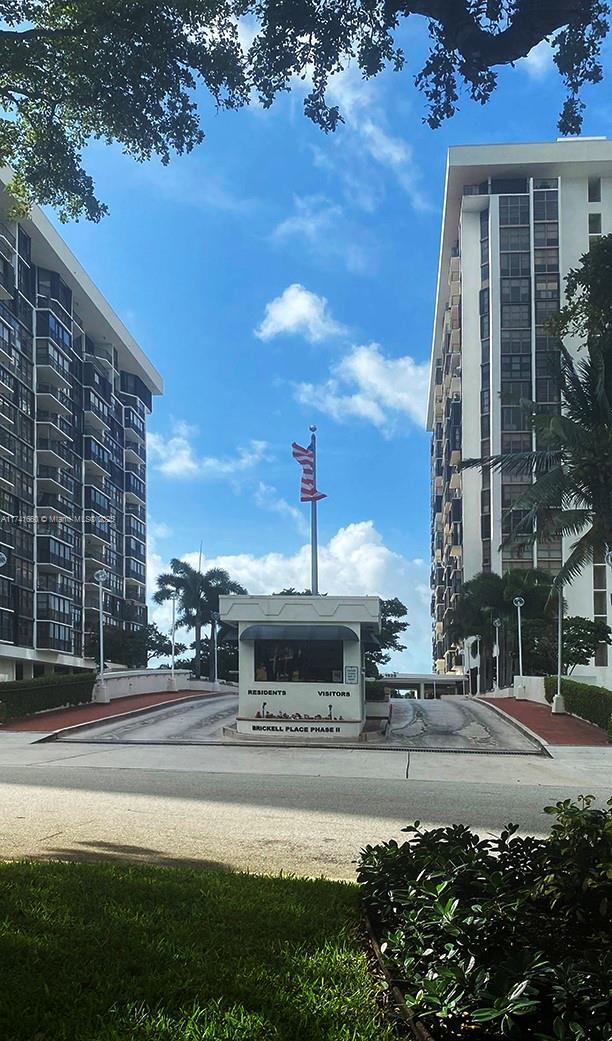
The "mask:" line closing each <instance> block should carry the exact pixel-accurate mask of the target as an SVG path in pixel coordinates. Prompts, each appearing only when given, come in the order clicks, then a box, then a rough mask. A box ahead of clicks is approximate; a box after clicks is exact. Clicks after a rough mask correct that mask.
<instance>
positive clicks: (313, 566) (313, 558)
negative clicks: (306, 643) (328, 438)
mask: <svg viewBox="0 0 612 1041" xmlns="http://www.w3.org/2000/svg"><path fill="white" fill-rule="evenodd" d="M309 430H310V433H311V435H312V436H311V438H310V449H311V451H312V475H313V487H314V488H315V489H316V487H317V437H316V430H317V428H316V427H315V426H311V427H309ZM310 591H311V593H312V595H313V596H318V595H319V561H318V546H317V501H316V499H313V500H312V502H311V503H310Z"/></svg>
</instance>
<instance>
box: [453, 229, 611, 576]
mask: <svg viewBox="0 0 612 1041" xmlns="http://www.w3.org/2000/svg"><path fill="white" fill-rule="evenodd" d="M566 297H567V304H566V306H565V307H564V308H562V310H561V312H560V313H559V315H558V316H557V317H556V318H555V319H554V320H553V322H552V323H551V326H550V328H551V331H552V332H553V333H554V334H555V335H557V336H558V337H559V338H562V337H565V336H573V337H576V338H577V339H578V340H579V349H581V350H583V351H584V353H583V355H582V356H581V357H580V358H579V359H577V360H574V359H573V358H572V356H571V355H570V353H569V352H568V350H567V349H566V348H565V347H564V346H563V344H561V343H560V345H559V365H558V367H557V371H556V373H554V375H555V378H556V380H557V383H558V387H559V391H560V402H561V414H555V415H551V414H550V412H548V411H546V408H545V407H542V406H538V405H537V404H533V403H526V404H525V407H526V409H529V410H530V411H531V415H532V421H533V428H534V431H535V447H534V449H533V450H532V451H529V452H517V453H512V454H501V455H497V456H491V457H490V458H485V459H468V460H466V461H465V462H464V463H463V464H462V467H463V468H469V467H474V466H478V467H479V468H480V469H481V470H487V469H490V470H497V471H501V473H502V474H517V475H518V474H523V475H525V476H528V477H531V475H533V478H534V480H533V484H531V485H530V487H529V489H528V490H527V491H526V493H525V494H524V496H522V498H521V499H520V501H518V502H517V503H515V509H517V510H521V511H523V516H522V519H521V522H520V523H519V524H518V526H517V527H516V528H515V530H514V531H513V532H512V534H511V535H509V536H507V539H506V541H507V542H514V543H517V542H519V543H520V542H524V543H529V542H533V541H534V539H535V538H536V537H537V538H539V539H543V540H547V539H551V538H555V537H559V536H570V537H575V538H576V541H575V542H574V543H573V545H572V547H571V551H570V554H569V556H568V558H567V560H566V561H565V563H564V564H563V566H562V568H561V570H560V571H559V573H558V574H557V576H556V578H555V586H556V587H562V586H563V585H564V584H565V583H567V582H571V581H572V579H574V578H575V577H576V576H577V575H578V574H579V573H580V572H581V571H582V569H583V568H584V567H585V566H586V565H587V564H589V563H590V562H591V561H593V559H594V558H596V559H598V560H602V561H603V560H604V559H605V555H606V553H607V552H608V551H609V550H611V549H612V235H607V236H605V237H604V238H602V239H600V240H599V242H595V243H594V244H593V245H592V247H591V250H590V252H589V253H587V254H585V256H583V257H582V258H581V261H580V265H579V267H578V268H577V269H576V270H575V271H571V272H570V273H569V275H568V278H567V282H566Z"/></svg>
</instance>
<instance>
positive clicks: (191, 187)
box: [136, 156, 260, 217]
mask: <svg viewBox="0 0 612 1041" xmlns="http://www.w3.org/2000/svg"><path fill="white" fill-rule="evenodd" d="M136 172H137V175H138V176H139V177H140V178H144V179H145V180H146V181H147V183H148V184H150V185H151V186H152V187H153V188H154V189H155V191H157V192H158V193H159V194H160V195H161V196H163V198H165V199H168V200H169V201H170V202H173V203H178V204H180V205H182V206H189V207H192V208H195V209H198V210H207V211H209V210H216V211H218V212H220V213H225V214H228V215H234V216H237V217H244V216H246V215H252V214H253V212H254V211H255V210H256V209H258V208H259V206H260V202H259V201H258V200H257V199H254V198H252V197H250V196H247V195H245V193H244V190H243V188H242V186H241V185H237V184H236V185H232V184H230V183H229V182H227V181H224V180H223V179H222V178H221V177H220V176H219V174H218V173H216V172H215V171H214V170H212V169H211V168H210V167H209V165H207V162H206V161H205V160H203V159H201V158H200V157H194V156H186V157H183V158H181V157H177V158H175V159H173V161H172V163H171V164H170V165H169V166H164V165H163V163H161V162H160V161H159V160H156V159H151V160H149V161H148V162H146V163H142V164H138V167H137V169H136Z"/></svg>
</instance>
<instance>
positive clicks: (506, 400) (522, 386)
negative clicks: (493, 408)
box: [501, 380, 531, 405]
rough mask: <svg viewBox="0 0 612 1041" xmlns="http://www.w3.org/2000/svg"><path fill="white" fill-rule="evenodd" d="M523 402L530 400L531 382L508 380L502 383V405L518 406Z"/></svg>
mask: <svg viewBox="0 0 612 1041" xmlns="http://www.w3.org/2000/svg"><path fill="white" fill-rule="evenodd" d="M525 400H527V401H529V400H531V380H517V381H511V380H508V381H504V382H503V383H502V387H501V403H502V405H520V403H521V402H522V401H525Z"/></svg>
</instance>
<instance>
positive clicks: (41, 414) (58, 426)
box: [36, 408, 74, 441]
mask: <svg viewBox="0 0 612 1041" xmlns="http://www.w3.org/2000/svg"><path fill="white" fill-rule="evenodd" d="M36 422H37V423H38V424H39V425H40V426H43V425H44V426H46V427H49V434H52V435H53V437H56V438H61V440H62V441H74V428H73V427H72V424H71V423H67V422H66V420H65V419H64V417H63V416H60V415H59V413H58V412H47V411H46V409H41V408H37V409H36Z"/></svg>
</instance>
